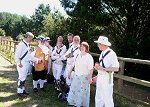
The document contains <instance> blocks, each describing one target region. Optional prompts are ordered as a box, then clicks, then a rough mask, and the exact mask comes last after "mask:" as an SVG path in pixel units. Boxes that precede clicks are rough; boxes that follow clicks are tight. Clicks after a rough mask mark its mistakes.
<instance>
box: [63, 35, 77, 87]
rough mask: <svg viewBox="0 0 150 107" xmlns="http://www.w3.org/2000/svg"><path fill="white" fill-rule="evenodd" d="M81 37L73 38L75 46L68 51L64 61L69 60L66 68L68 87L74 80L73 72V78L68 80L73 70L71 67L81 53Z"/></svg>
mask: <svg viewBox="0 0 150 107" xmlns="http://www.w3.org/2000/svg"><path fill="white" fill-rule="evenodd" d="M79 47H80V37H79V36H78V35H76V36H74V38H73V45H72V46H71V47H70V48H69V49H68V51H67V52H66V53H65V55H64V59H65V60H66V59H67V65H66V68H65V73H66V75H65V76H66V83H67V85H68V86H70V85H71V81H72V79H73V75H74V73H73V72H72V74H71V78H70V79H69V78H68V73H69V72H70V70H71V66H72V64H73V62H74V60H75V58H76V57H77V55H78V54H79V53H80V49H79Z"/></svg>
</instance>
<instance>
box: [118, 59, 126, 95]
mask: <svg viewBox="0 0 150 107" xmlns="http://www.w3.org/2000/svg"><path fill="white" fill-rule="evenodd" d="M119 64H120V70H119V72H118V74H120V75H123V74H124V65H125V62H124V61H121V60H120V61H119ZM122 88H123V80H121V79H118V92H122Z"/></svg>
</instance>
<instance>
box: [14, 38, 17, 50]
mask: <svg viewBox="0 0 150 107" xmlns="http://www.w3.org/2000/svg"><path fill="white" fill-rule="evenodd" d="M16 46H17V42H16V41H14V53H15V51H16Z"/></svg>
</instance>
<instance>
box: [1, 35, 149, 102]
mask: <svg viewBox="0 0 150 107" xmlns="http://www.w3.org/2000/svg"><path fill="white" fill-rule="evenodd" d="M17 44H18V41H13V40H9V39H8V38H6V37H0V53H1V55H3V57H5V58H7V60H9V61H10V62H11V63H14V64H15V62H14V53H15V50H16V46H17ZM91 55H92V56H93V57H99V54H96V53H91ZM118 60H119V63H120V71H119V72H118V74H114V77H115V82H114V83H115V84H114V93H116V94H118V95H121V96H123V97H126V98H129V99H131V100H136V101H139V102H141V103H145V104H148V105H150V91H149V92H147V90H150V82H149V81H145V80H141V79H137V78H133V77H129V76H125V75H124V66H125V63H126V62H130V63H138V64H144V65H150V60H140V59H132V58H123V57H118ZM148 72H149V71H148ZM126 82H128V83H129V84H127V83H126ZM132 84H137V85H140V86H138V87H146V89H147V88H148V89H147V90H146V92H147V93H148V94H146V96H145V97H146V98H144V99H143V98H141V99H139V98H138V96H137V95H136V96H137V97H136V98H135V97H134V96H133V93H134V91H135V90H136V89H137V88H138V87H136V86H135V85H134V87H133V85H132ZM126 85H128V87H127V86H126ZM129 87H130V91H131V93H132V95H130V94H129V95H128V94H126V93H124V92H125V91H126V90H128V88H129ZM132 89H133V90H132ZM144 89H145V88H144ZM124 90H125V91H124ZM138 90H139V89H138ZM143 91H145V90H143V89H142V92H143ZM128 93H129V92H128ZM135 94H136V93H135ZM141 94H143V93H141ZM145 99H146V100H145Z"/></svg>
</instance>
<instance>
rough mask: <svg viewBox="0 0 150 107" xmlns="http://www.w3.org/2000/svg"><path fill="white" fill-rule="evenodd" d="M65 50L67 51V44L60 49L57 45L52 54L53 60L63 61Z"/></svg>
mask: <svg viewBox="0 0 150 107" xmlns="http://www.w3.org/2000/svg"><path fill="white" fill-rule="evenodd" d="M65 52H66V46H65V45H63V46H62V47H61V48H60V49H58V48H57V46H55V48H54V50H53V52H52V55H51V58H52V60H55V61H56V62H57V61H58V62H60V61H62V60H63V56H64V54H65Z"/></svg>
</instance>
